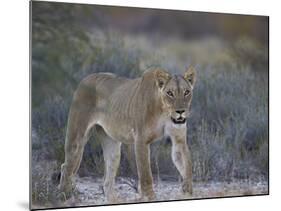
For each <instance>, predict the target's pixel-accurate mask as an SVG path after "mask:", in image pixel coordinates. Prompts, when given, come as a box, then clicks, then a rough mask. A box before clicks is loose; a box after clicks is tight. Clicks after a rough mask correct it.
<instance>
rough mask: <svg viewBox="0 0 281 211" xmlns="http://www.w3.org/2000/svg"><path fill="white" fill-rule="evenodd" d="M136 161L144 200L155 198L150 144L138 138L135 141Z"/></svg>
mask: <svg viewBox="0 0 281 211" xmlns="http://www.w3.org/2000/svg"><path fill="white" fill-rule="evenodd" d="M135 154H136V163H137V170H138V178H139V189H140V193H141V199H142V200H153V199H155V193H154V190H153V178H152V173H151V167H150V145H149V144H145V143H143V141H142V140H138V141H136V143H135Z"/></svg>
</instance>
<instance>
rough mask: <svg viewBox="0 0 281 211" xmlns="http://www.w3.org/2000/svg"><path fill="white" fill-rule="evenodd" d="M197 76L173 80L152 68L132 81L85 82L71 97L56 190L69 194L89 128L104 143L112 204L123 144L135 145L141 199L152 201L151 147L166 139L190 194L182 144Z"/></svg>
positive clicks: (98, 78) (103, 77)
mask: <svg viewBox="0 0 281 211" xmlns="http://www.w3.org/2000/svg"><path fill="white" fill-rule="evenodd" d="M195 78H196V77H195V71H194V68H192V67H190V68H188V70H187V71H186V72H185V73H184V75H183V76H182V75H171V74H170V73H168V72H166V71H165V70H163V69H161V68H152V69H150V70H148V71H146V72H144V74H143V76H142V77H140V78H136V79H127V78H123V77H119V76H117V75H114V74H111V73H97V74H92V75H89V76H88V77H86V78H85V79H84V80H82V82H81V83H80V84H79V86H78V89H77V90H76V92H75V93H74V97H73V102H72V105H71V108H70V112H69V119H68V124H67V132H66V141H65V162H64V163H63V165H62V166H61V178H60V185H59V188H60V190H61V191H64V192H71V191H72V188H73V186H72V185H73V184H72V179H73V176H74V175H75V174H76V173H77V171H78V168H79V165H80V162H81V159H82V154H83V150H84V147H85V144H86V142H87V140H88V134H89V131H90V129H91V128H92V127H95V132H96V133H98V135H99V137H102V148H103V155H104V161H105V177H104V193H105V196H106V199H107V200H108V201H115V200H116V195H115V192H114V181H115V176H116V173H117V169H118V166H119V162H120V147H121V143H125V144H133V146H134V151H135V157H136V164H137V173H138V178H139V192H140V194H141V199H143V200H153V199H155V193H154V191H153V181H152V173H151V167H150V144H151V143H152V142H153V141H155V140H157V139H159V138H161V137H164V136H169V137H170V138H171V140H172V160H173V162H174V164H175V166H176V168H177V169H178V171H179V173H180V175H181V177H182V191H183V192H184V193H187V192H189V193H190V194H191V193H192V163H191V156H190V152H189V148H188V145H187V143H186V118H187V117H188V115H189V110H190V104H191V99H192V92H193V87H194V84H195Z"/></svg>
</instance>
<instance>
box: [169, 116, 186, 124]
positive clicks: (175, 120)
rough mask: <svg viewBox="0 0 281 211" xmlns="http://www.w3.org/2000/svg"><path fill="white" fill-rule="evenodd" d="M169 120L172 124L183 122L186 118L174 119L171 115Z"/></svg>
mask: <svg viewBox="0 0 281 211" xmlns="http://www.w3.org/2000/svg"><path fill="white" fill-rule="evenodd" d="M171 120H172V122H173V123H174V124H185V122H186V118H183V117H180V118H177V119H174V118H173V117H171Z"/></svg>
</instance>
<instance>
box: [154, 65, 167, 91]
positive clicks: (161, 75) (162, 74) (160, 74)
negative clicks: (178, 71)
mask: <svg viewBox="0 0 281 211" xmlns="http://www.w3.org/2000/svg"><path fill="white" fill-rule="evenodd" d="M155 79H156V84H157V86H158V87H159V88H160V89H161V88H163V87H164V85H165V84H166V83H167V82H168V81H169V80H170V79H171V75H170V73H168V72H166V71H165V70H162V69H156V70H155Z"/></svg>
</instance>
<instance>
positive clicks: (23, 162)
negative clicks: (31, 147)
mask: <svg viewBox="0 0 281 211" xmlns="http://www.w3.org/2000/svg"><path fill="white" fill-rule="evenodd" d="M67 2H79V3H91V4H103V5H120V6H134V7H147V8H166V9H180V10H193V11H209V12H226V13H239V14H255V15H269V16H270V43H271V45H270V194H271V195H270V196H257V197H244V198H230V199H210V200H198V201H184V202H166V203H155V204H138V205H123V206H109V207H95V208H78V209H68V210H77V211H78V210H89V209H97V210H109V209H110V210H120V211H121V210H122V211H129V210H131V209H134V210H136V211H137V210H143V209H161V210H164V211H165V210H217V211H219V210H224V211H225V210H228V211H231V210H235V211H237V210H255V211H259V210H263V211H264V210H271V209H274V210H276V207H279V208H280V203H279V201H280V195H279V194H280V191H279V188H280V187H281V184H280V179H281V175H280V163H279V160H280V154H281V153H280V149H281V146H280V142H281V141H280V140H279V139H280V138H279V137H280V135H279V133H278V130H280V129H279V128H280V126H279V125H280V123H279V118H280V108H281V103H280V102H281V101H280V99H281V98H280V91H279V90H281V87H280V84H281V83H280V78H281V77H280V72H281V71H280V70H279V69H280V62H279V60H280V57H281V56H280V55H281V53H280V46H281V45H280V39H281V33H280V28H281V27H280V26H279V25H280V20H281V17H280V14H281V12H280V7H279V5H278V1H275V2H274V1H245V0H244V1H242V0H212V1H210V0H189V1H187V0H185V1H183V0H173V1H160V0H154V1H151V0H134V1H133V0H92V1H90V0H87V1H86V0H76V1H75V0H74V1H71V0H68V1H67ZM28 5H29V2H28V1H27V0H9V1H3V2H1V7H0V29H1V32H0V42H1V43H0V48H1V51H0V52H1V54H0V58H1V59H0V61H1V62H0V71H1V74H0V80H1V81H0V90H1V91H0V99H1V101H0V102H1V103H0V105H1V107H0V108H1V109H0V119H1V121H0V122H1V123H0V124H1V125H0V128H1V133H0V134H1V136H0V137H1V138H0V143H1V147H0V150H1V151H0V156H1V157H0V162H1V165H0V167H1V171H0V183H1V186H0V187H1V188H0V193H1V202H2V203H1V210H15V211H16V210H27V208H28V181H29V173H28V142H29V123H28V122H29V99H28V96H29V72H28V71H29V69H28V66H29V55H28V48H29V44H28V31H29V29H28V26H29V8H28ZM277 209H278V208H277Z"/></svg>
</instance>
